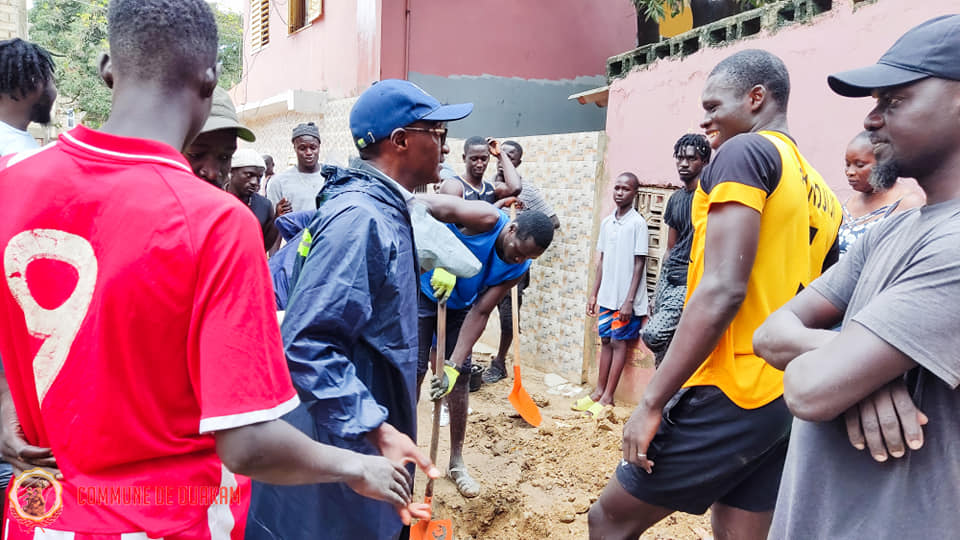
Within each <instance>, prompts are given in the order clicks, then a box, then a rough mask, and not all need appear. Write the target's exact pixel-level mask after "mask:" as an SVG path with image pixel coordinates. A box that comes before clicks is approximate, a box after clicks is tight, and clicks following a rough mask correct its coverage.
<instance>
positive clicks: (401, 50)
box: [380, 0, 409, 79]
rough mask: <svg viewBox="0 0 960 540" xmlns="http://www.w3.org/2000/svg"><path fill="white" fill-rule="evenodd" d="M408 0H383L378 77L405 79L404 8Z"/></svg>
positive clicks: (405, 37)
mask: <svg viewBox="0 0 960 540" xmlns="http://www.w3.org/2000/svg"><path fill="white" fill-rule="evenodd" d="M408 2H409V0H384V1H383V2H382V6H383V11H382V12H381V17H380V44H381V47H380V77H381V78H382V79H406V78H407V72H406V64H405V62H406V55H407V33H406V29H407V27H406V9H407V3H408Z"/></svg>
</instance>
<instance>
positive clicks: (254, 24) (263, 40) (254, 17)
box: [250, 0, 270, 52]
mask: <svg viewBox="0 0 960 540" xmlns="http://www.w3.org/2000/svg"><path fill="white" fill-rule="evenodd" d="M268 43H270V0H252V1H251V2H250V51H251V52H257V51H259V50H260V49H262V48H264V47H266V46H267V44H268Z"/></svg>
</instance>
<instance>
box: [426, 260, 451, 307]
mask: <svg viewBox="0 0 960 540" xmlns="http://www.w3.org/2000/svg"><path fill="white" fill-rule="evenodd" d="M456 285H457V276H455V275H453V274H451V273H450V272H447V271H446V270H444V269H443V268H439V267H437V268H435V269H434V270H433V276H431V277H430V286H431V287H433V296H434V297H436V299H437V302H446V301H447V298H450V293H452V292H453V288H454V287H455V286H456Z"/></svg>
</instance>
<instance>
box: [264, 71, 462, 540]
mask: <svg viewBox="0 0 960 540" xmlns="http://www.w3.org/2000/svg"><path fill="white" fill-rule="evenodd" d="M472 110H473V105H472V104H470V103H467V104H462V105H442V104H441V103H440V102H439V101H437V100H436V98H434V97H433V96H430V95H429V94H427V93H426V92H424V91H423V90H422V89H420V88H419V87H417V86H416V85H414V84H412V83H410V82H407V81H400V80H385V81H381V82H379V83H376V84H374V85H373V86H372V87H370V88H369V89H367V90H366V91H365V92H364V93H363V94H361V96H360V98H359V99H358V100H357V102H356V103H355V104H354V106H353V110H352V111H351V113H350V131H351V133H352V135H353V140H354V143H355V144H356V146H357V149H358V150H359V152H360V159H359V160H354V161H353V162H352V163H351V167H350V168H340V167H333V166H324V167H323V169H322V172H323V175H324V176H325V177H326V183H325V184H324V187H323V189H322V190H321V191H320V194H319V195H318V196H317V208H318V210H317V212H316V215H315V217H314V218H313V221H312V222H311V223H310V225H309V226H308V227H307V228H306V229H305V230H304V232H303V233H302V237H301V240H300V245H299V247H298V249H299V255H300V256H301V257H304V259H303V260H302V261H299V264H300V266H297V265H294V268H295V269H294V270H293V274H294V275H293V277H292V279H291V281H292V283H293V284H292V288H291V291H290V297H289V300H288V302H287V305H286V315H285V317H284V320H283V324H282V326H281V333H282V335H283V343H284V350H285V352H286V356H287V364H288V365H289V367H290V373H291V375H292V378H293V383H294V386H296V388H297V391H298V393H299V395H300V397H301V402H302V404H301V406H300V407H299V408H297V409H296V410H294V411H293V412H291V413H290V414H289V415H287V419H288V421H289V422H290V423H292V424H293V425H294V426H296V427H298V428H299V429H301V430H302V431H304V432H305V433H307V434H308V435H311V436H312V437H313V438H314V439H315V440H319V441H324V442H326V443H328V444H332V445H335V446H339V447H341V448H350V449H352V450H355V451H357V452H362V453H366V454H380V455H383V456H385V457H387V458H389V459H390V460H391V461H394V462H415V463H416V464H417V465H418V466H420V467H421V468H422V469H423V470H424V471H426V472H427V474H429V475H431V476H434V477H436V476H439V474H440V472H439V471H438V470H437V469H436V468H434V467H433V464H432V463H430V460H429V459H427V457H426V456H424V455H423V454H422V453H421V452H420V451H419V450H418V449H417V445H416V443H415V442H414V441H415V440H416V418H417V416H416V401H415V388H414V386H415V384H416V376H417V294H418V290H419V287H418V277H419V269H418V268H417V262H416V257H415V256H414V253H415V251H414V250H415V245H414V238H413V230H412V227H411V225H410V222H411V218H410V212H409V210H408V204H409V203H410V202H411V201H412V200H413V191H414V190H415V189H416V188H417V187H419V186H422V185H425V184H429V183H432V182H438V181H439V177H438V175H439V172H440V163H441V162H442V161H443V156H444V155H445V154H447V153H448V152H449V151H450V148H449V147H448V146H447V144H446V134H447V129H446V127H445V126H444V123H445V122H447V121H451V120H459V119H461V118H463V117H465V116H467V115H468V114H470V112H471V111H472ZM275 181H276V180H274V182H275ZM296 268H299V270H297V269H296ZM305 509H307V511H305ZM397 514H398V512H397V510H396V509H395V508H394V507H392V506H391V505H389V504H385V503H381V502H375V501H373V500H372V499H366V498H364V497H361V496H355V495H354V492H352V491H351V490H350V489H349V488H348V487H347V486H346V485H344V484H328V485H326V486H323V485H313V486H303V487H277V486H272V485H265V484H255V485H254V493H253V502H252V504H251V508H250V519H249V520H248V528H247V539H248V540H267V539H270V540H272V539H276V538H324V539H332V540H335V539H340V538H343V539H353V538H371V539H374V538H375V539H393V538H396V537H397V536H398V535H399V534H400V531H401V521H403V522H405V523H408V522H409V520H410V517H411V516H413V517H417V518H423V517H424V516H428V515H429V514H424V513H422V512H418V509H417V508H416V507H410V508H406V509H401V510H400V511H399V514H400V515H399V517H398V515H397Z"/></svg>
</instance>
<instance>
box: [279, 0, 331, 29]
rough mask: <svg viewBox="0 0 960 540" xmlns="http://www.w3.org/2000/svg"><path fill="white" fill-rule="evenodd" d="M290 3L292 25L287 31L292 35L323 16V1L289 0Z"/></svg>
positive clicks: (290, 24)
mask: <svg viewBox="0 0 960 540" xmlns="http://www.w3.org/2000/svg"><path fill="white" fill-rule="evenodd" d="M289 2H290V23H289V24H288V29H287V30H288V31H289V32H290V33H291V34H292V33H294V32H296V31H297V30H299V29H301V28H303V27H304V26H306V25H308V24H310V23H312V22H313V21H314V20H315V19H316V18H317V17H319V16H320V15H322V14H323V0H289Z"/></svg>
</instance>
